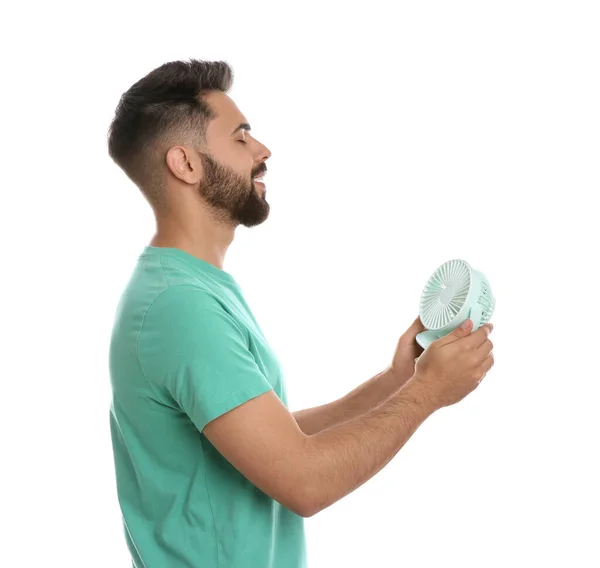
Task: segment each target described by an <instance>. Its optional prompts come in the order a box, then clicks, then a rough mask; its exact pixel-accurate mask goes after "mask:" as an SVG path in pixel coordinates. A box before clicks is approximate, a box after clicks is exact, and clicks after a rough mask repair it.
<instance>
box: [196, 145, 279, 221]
mask: <svg viewBox="0 0 600 568" xmlns="http://www.w3.org/2000/svg"><path fill="white" fill-rule="evenodd" d="M200 158H201V159H202V162H203V166H204V178H203V179H202V181H201V182H200V185H199V186H198V194H199V195H200V197H202V199H204V201H206V202H207V203H208V205H210V206H211V208H212V209H213V211H214V214H215V218H216V219H217V220H218V221H220V222H222V223H224V224H226V225H229V226H233V227H236V226H237V225H244V226H245V227H254V226H256V225H260V224H261V223H263V222H264V221H265V220H266V219H267V218H268V216H269V210H270V206H269V204H268V203H267V201H266V200H265V197H264V195H263V192H262V190H258V189H257V188H256V186H255V184H254V181H253V180H252V178H253V177H254V176H255V175H258V174H259V173H261V172H263V171H264V170H265V168H264V167H263V168H262V169H260V170H258V171H257V172H253V173H252V174H251V175H250V176H249V177H248V178H245V177H244V176H240V175H239V174H237V173H235V172H234V171H232V170H230V169H229V168H226V167H225V166H223V165H221V164H220V163H219V162H217V161H216V160H214V159H213V158H211V157H210V156H209V155H208V154H204V153H201V154H200Z"/></svg>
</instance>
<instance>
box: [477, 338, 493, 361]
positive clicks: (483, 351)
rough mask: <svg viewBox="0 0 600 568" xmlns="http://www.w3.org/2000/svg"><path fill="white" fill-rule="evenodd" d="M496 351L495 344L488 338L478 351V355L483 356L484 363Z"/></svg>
mask: <svg viewBox="0 0 600 568" xmlns="http://www.w3.org/2000/svg"><path fill="white" fill-rule="evenodd" d="M493 350H494V344H493V342H492V340H491V339H490V338H489V336H488V338H487V339H486V340H485V341H484V342H483V343H482V344H481V345H480V346H479V348H478V349H477V351H478V353H479V354H480V355H481V360H482V361H483V360H484V359H485V358H486V357H487V356H488V355H489V354H490V353H491V352H492V351H493Z"/></svg>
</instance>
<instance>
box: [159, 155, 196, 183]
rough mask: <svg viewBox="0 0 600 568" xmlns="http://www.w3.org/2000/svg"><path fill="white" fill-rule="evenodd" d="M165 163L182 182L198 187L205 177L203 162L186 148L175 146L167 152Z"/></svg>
mask: <svg viewBox="0 0 600 568" xmlns="http://www.w3.org/2000/svg"><path fill="white" fill-rule="evenodd" d="M165 161H166V165H167V168H168V169H169V171H170V172H171V173H172V174H173V175H174V176H175V177H176V178H177V179H180V180H181V181H183V182H185V183H188V184H190V185H196V184H197V183H198V182H199V181H200V180H201V179H202V176H203V175H204V168H203V167H202V160H200V157H199V156H198V154H197V153H196V152H194V151H193V150H191V149H190V148H187V147H186V146H173V147H172V148H169V150H168V151H167V155H166V156H165Z"/></svg>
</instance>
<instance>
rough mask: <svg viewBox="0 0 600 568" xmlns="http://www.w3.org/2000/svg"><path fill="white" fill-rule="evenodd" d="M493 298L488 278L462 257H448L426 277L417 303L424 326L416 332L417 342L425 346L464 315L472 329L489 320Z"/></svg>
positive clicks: (443, 333) (445, 332)
mask: <svg viewBox="0 0 600 568" xmlns="http://www.w3.org/2000/svg"><path fill="white" fill-rule="evenodd" d="M495 305H496V300H495V298H494V295H493V294H492V289H491V287H490V284H489V282H488V280H487V278H486V277H485V276H484V275H483V274H482V273H481V272H479V271H478V270H475V269H474V268H471V266H469V263H467V262H466V261H464V260H460V259H455V260H449V261H448V262H445V263H444V264H442V265H441V266H440V267H439V268H438V269H437V270H436V271H435V272H434V273H433V274H432V276H431V277H430V278H429V280H428V282H427V284H426V285H425V288H424V290H423V293H422V294H421V303H420V306H419V316H420V318H421V322H422V323H423V325H424V326H425V328H426V329H427V331H422V332H421V333H419V334H417V337H416V340H417V343H418V344H419V345H420V346H421V347H423V348H424V349H427V346H428V345H429V344H430V343H431V342H432V341H435V340H436V339H439V338H440V337H443V336H444V335H447V334H448V333H450V332H451V331H452V330H454V329H456V328H457V327H458V326H459V325H460V324H461V323H462V322H463V321H465V320H466V319H471V320H473V331H475V330H476V329H478V328H479V327H481V326H482V325H484V324H486V323H487V322H488V321H490V318H491V317H492V314H493V313H494V307H495Z"/></svg>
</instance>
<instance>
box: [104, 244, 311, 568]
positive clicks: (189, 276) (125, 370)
mask: <svg viewBox="0 0 600 568" xmlns="http://www.w3.org/2000/svg"><path fill="white" fill-rule="evenodd" d="M109 365H110V379H111V388H112V401H111V407H110V431H111V437H112V445H113V453H114V463H115V474H116V485H117V494H118V499H119V505H120V508H121V511H122V517H123V525H124V534H125V539H126V542H127V546H128V548H129V551H130V553H131V556H132V559H133V566H134V567H135V568H142V567H144V568H184V567H185V568H192V567H193V568H304V567H305V566H306V545H305V533H304V518H303V517H301V516H298V515H296V514H295V513H293V512H292V511H290V510H289V509H287V508H286V507H284V506H283V505H281V504H280V503H278V502H277V501H275V500H273V499H272V498H271V497H269V496H268V495H266V494H265V493H263V492H262V491H261V490H260V489H258V488H257V487H256V486H255V485H253V484H252V483H251V482H250V481H248V480H247V479H246V478H245V477H244V476H243V475H242V474H241V473H240V472H239V471H238V470H237V469H235V468H234V467H233V466H232V465H231V464H230V463H229V462H228V461H227V460H226V459H225V458H224V457H223V456H222V455H221V454H220V453H219V452H218V451H217V450H216V448H215V447H214V446H213V445H212V444H211V443H210V442H209V441H208V439H207V438H206V436H204V434H202V430H203V428H204V426H205V425H206V424H207V423H208V422H209V421H211V420H213V419H214V418H216V417H218V416H220V415H221V414H223V413H225V412H227V411H229V410H231V409H233V408H235V407H236V406H239V405H240V404H243V403H244V402H246V401H248V400H250V399H252V398H254V397H256V396H258V395H260V394H262V393H264V392H267V391H269V390H271V389H273V390H274V391H275V393H276V394H277V395H278V396H279V398H280V399H281V400H282V402H283V403H284V404H285V405H287V398H286V392H285V382H284V377H283V374H282V371H281V367H280V365H279V362H278V360H277V357H276V355H275V354H274V352H273V350H272V349H271V348H270V346H269V344H268V342H267V340H266V339H265V337H264V335H263V333H262V331H261V329H260V328H259V325H258V323H257V321H256V319H255V318H254V316H253V314H252V312H251V311H250V308H249V307H248V305H247V303H246V301H245V300H244V298H243V296H242V291H241V288H240V286H239V285H238V284H237V282H236V281H235V280H234V278H233V276H231V275H230V274H229V273H227V272H225V271H223V270H220V269H219V268H217V267H216V266H213V265H212V264H209V263H208V262H205V261H203V260H201V259H199V258H196V257H195V256H192V255H190V254H188V253H186V252H184V251H182V250H180V249H176V248H159V247H152V246H147V247H145V249H144V251H143V253H142V254H141V255H140V257H139V259H138V261H137V264H136V266H135V270H134V271H133V273H132V275H131V278H130V280H129V282H128V284H127V286H126V288H125V290H124V292H123V294H122V296H121V298H120V301H119V305H118V307H117V310H116V315H115V320H114V327H113V332H112V336H111V342H110V362H109Z"/></svg>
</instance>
